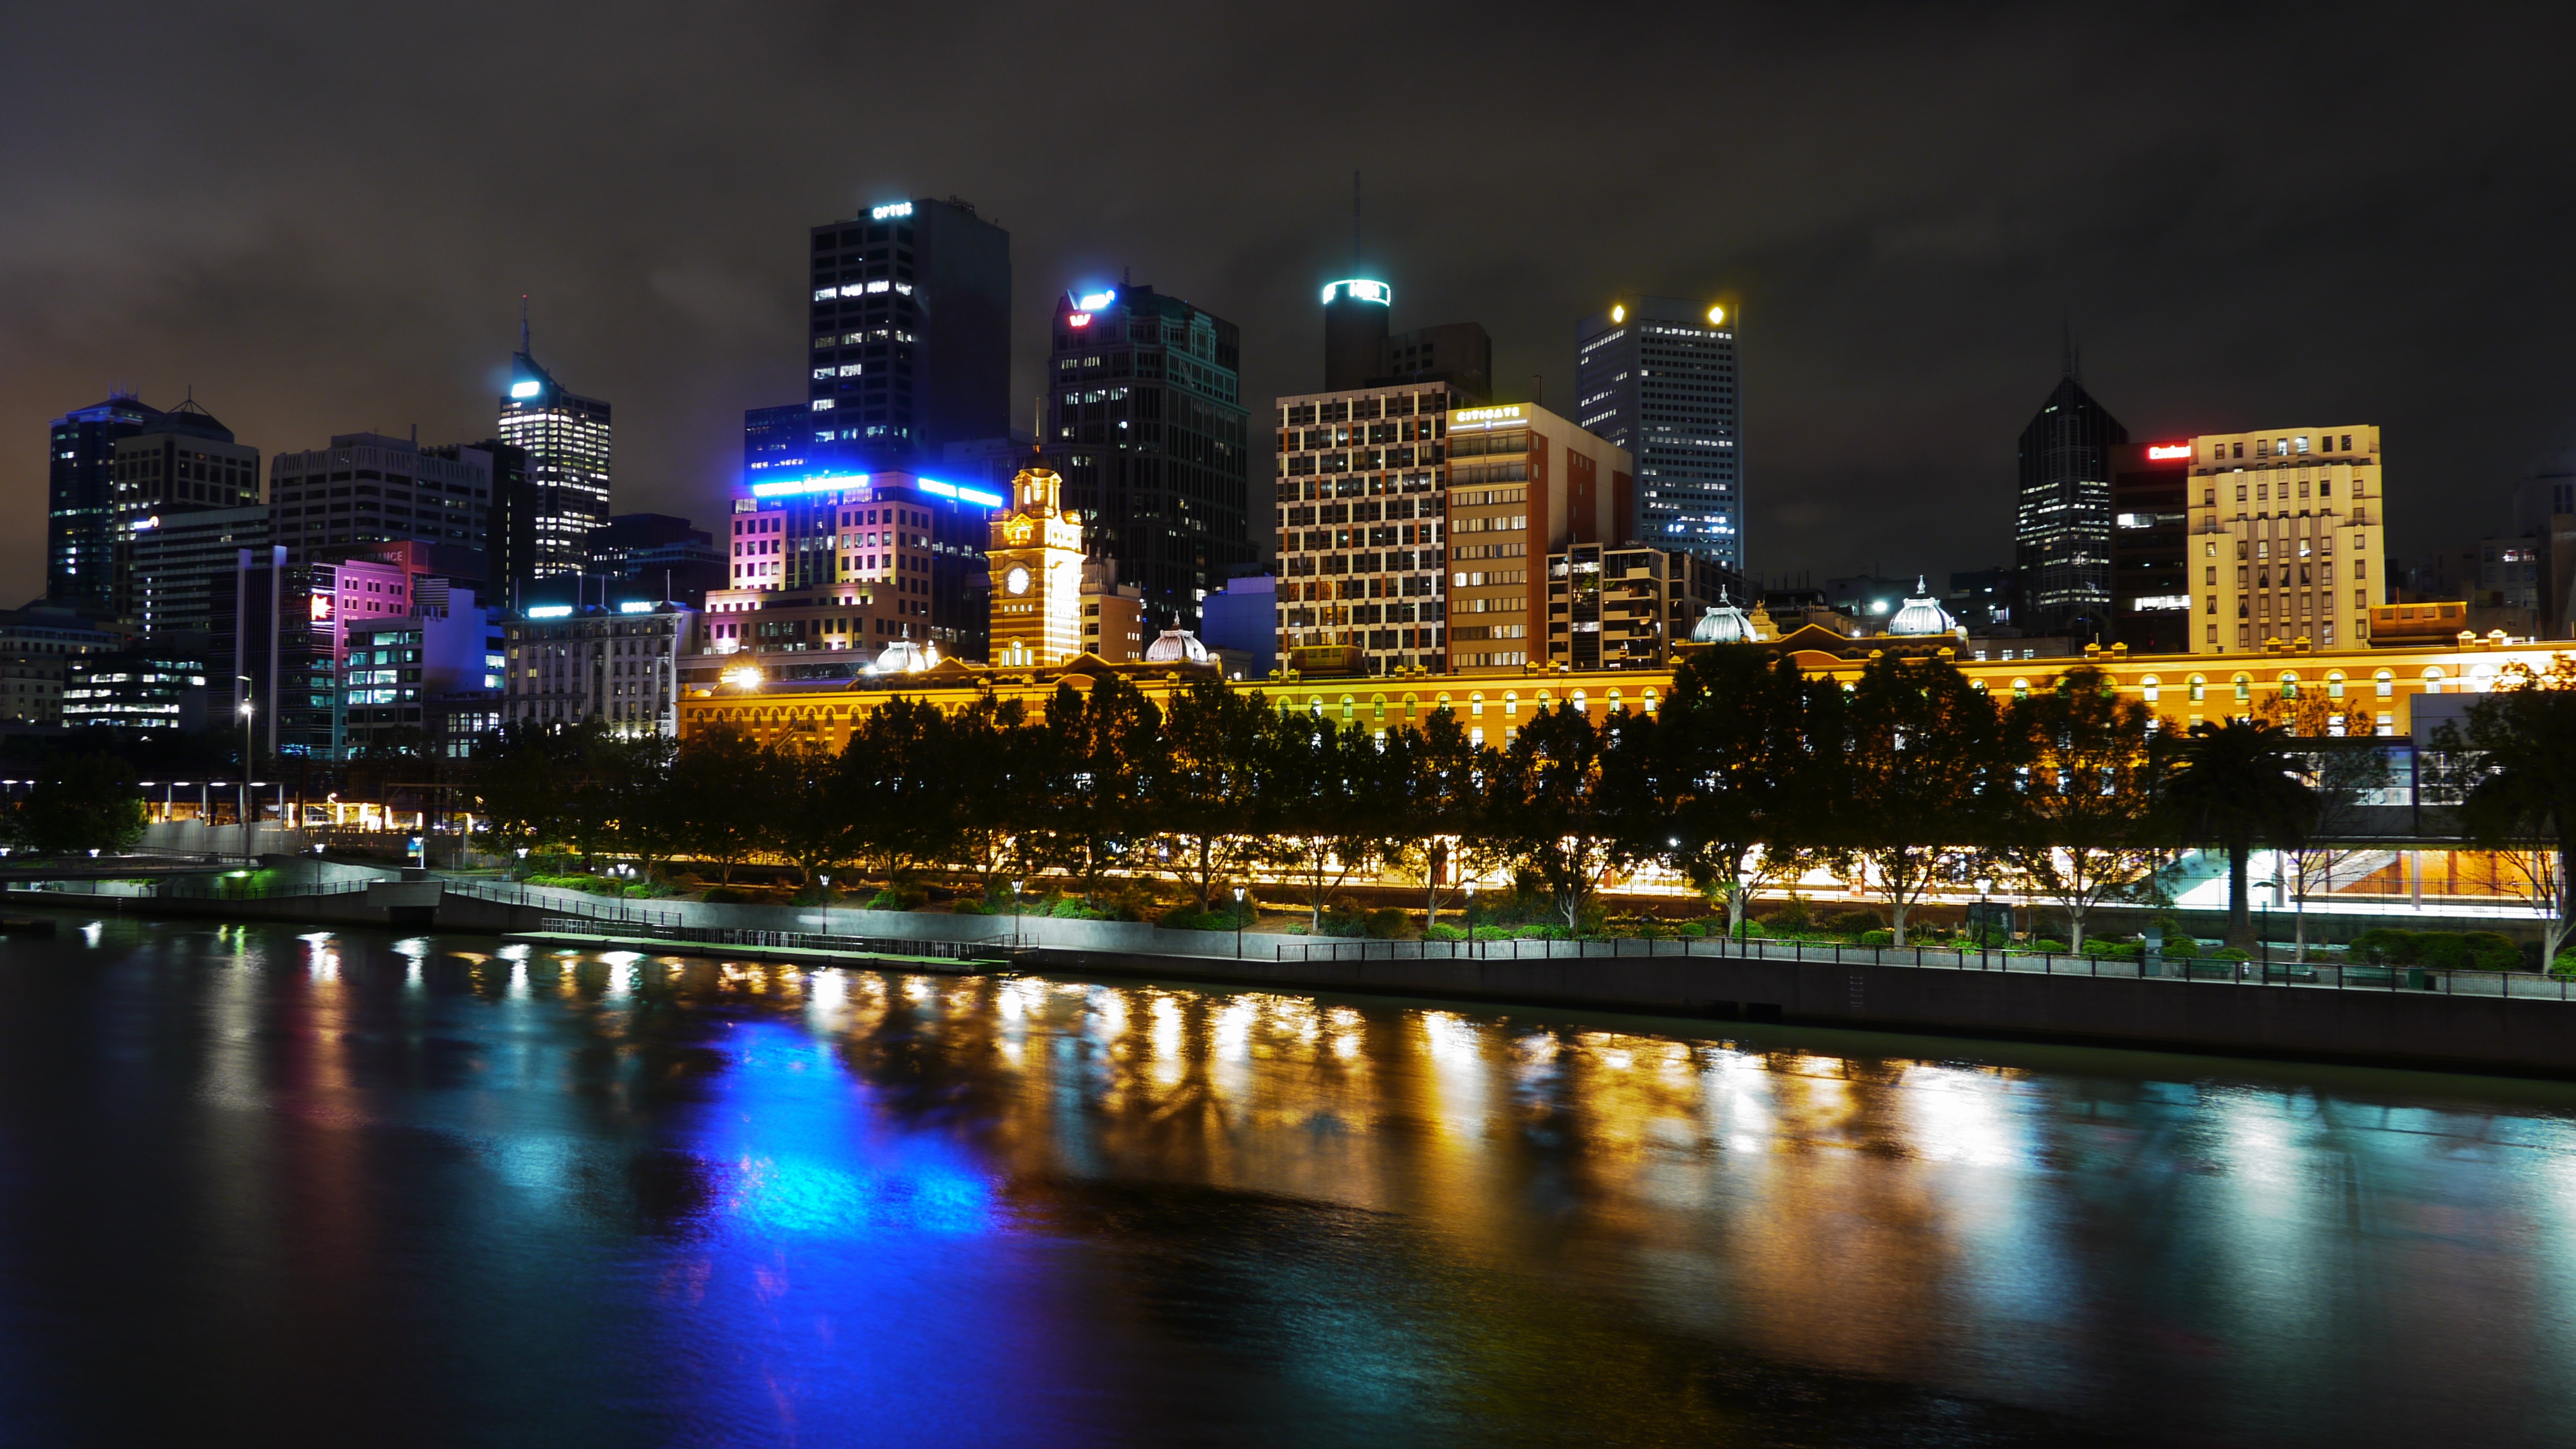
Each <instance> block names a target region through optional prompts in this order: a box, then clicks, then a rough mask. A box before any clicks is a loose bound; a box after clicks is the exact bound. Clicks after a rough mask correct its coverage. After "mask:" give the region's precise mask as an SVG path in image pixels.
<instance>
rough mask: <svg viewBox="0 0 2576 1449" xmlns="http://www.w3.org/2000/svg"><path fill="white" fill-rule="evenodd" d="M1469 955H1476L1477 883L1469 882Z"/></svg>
mask: <svg viewBox="0 0 2576 1449" xmlns="http://www.w3.org/2000/svg"><path fill="white" fill-rule="evenodd" d="M1467 954H1468V955H1470V956H1473V955H1475V954H1476V883H1475V882H1474V881H1469V882H1467Z"/></svg>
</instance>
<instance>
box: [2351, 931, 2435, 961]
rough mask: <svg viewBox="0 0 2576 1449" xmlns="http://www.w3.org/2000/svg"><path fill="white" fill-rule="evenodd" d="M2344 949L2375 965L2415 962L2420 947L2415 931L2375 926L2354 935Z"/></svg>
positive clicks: (2353, 955)
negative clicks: (2417, 943)
mask: <svg viewBox="0 0 2576 1449" xmlns="http://www.w3.org/2000/svg"><path fill="white" fill-rule="evenodd" d="M2344 950H2345V953H2346V954H2347V955H2348V956H2351V957H2355V958H2358V959H2360V960H2364V961H2368V962H2370V963H2371V964H2373V965H2377V966H2388V965H2405V964H2409V963H2411V962H2413V961H2414V960H2415V958H2416V952H2417V950H2418V947H2417V945H2416V941H2415V933H2414V932H2413V931H2401V930H2398V929H2396V928H2395V927H2392V926H2373V927H2371V928H2370V929H2369V930H2367V931H2364V932H2362V933H2361V934H2360V935H2358V936H2355V937H2353V938H2352V943H2351V944H2350V945H2349V946H2347V947H2345V948H2344Z"/></svg>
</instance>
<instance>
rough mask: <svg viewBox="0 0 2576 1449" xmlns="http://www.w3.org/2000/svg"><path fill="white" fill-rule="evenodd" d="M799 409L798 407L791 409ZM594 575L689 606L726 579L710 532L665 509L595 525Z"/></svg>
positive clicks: (695, 605) (644, 595)
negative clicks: (598, 526)
mask: <svg viewBox="0 0 2576 1449" xmlns="http://www.w3.org/2000/svg"><path fill="white" fill-rule="evenodd" d="M797 411H799V412H802V411H803V409H801V408H800V409H797ZM597 543H598V552H597V553H595V554H593V555H592V556H591V561H590V572H591V575H592V576H593V577H594V578H602V579H611V580H617V581H621V582H624V583H626V584H629V585H632V586H633V588H632V590H629V591H621V592H632V593H633V595H634V597H637V598H649V599H675V600H678V601H679V602H681V603H684V604H687V605H688V606H689V607H690V608H692V609H695V608H699V607H701V606H703V605H704V604H705V603H706V597H707V590H709V589H721V588H723V587H725V585H726V584H727V583H728V582H729V580H728V578H727V576H726V570H725V556H724V551H723V550H721V549H719V548H717V547H716V541H715V536H714V535H712V534H710V533H708V532H707V531H706V530H705V529H703V528H698V527H695V526H693V525H691V524H690V522H689V520H687V519H685V518H674V517H672V516H671V515H669V514H667V513H621V514H618V515H617V516H616V517H614V518H611V519H609V520H608V526H607V527H606V528H603V529H601V530H600V531H599V534H598V537H597Z"/></svg>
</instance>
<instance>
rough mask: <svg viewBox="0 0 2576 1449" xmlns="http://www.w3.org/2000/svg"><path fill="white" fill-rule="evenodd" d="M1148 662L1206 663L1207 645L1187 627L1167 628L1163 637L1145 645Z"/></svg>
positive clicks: (1146, 660)
mask: <svg viewBox="0 0 2576 1449" xmlns="http://www.w3.org/2000/svg"><path fill="white" fill-rule="evenodd" d="M1145 662H1146V663H1148V664H1205V663H1207V662H1208V652H1207V646H1206V645H1205V644H1202V643H1200V642H1199V638H1198V636H1197V635H1196V634H1193V633H1191V632H1190V631H1189V630H1187V629H1166V630H1164V631H1163V632H1162V635H1161V637H1159V638H1157V639H1156V640H1155V641H1154V642H1153V643H1151V644H1148V645H1146V646H1145Z"/></svg>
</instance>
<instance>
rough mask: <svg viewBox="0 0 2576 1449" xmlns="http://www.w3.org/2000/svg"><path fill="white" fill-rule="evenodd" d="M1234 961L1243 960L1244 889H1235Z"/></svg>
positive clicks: (1237, 887) (1238, 887)
mask: <svg viewBox="0 0 2576 1449" xmlns="http://www.w3.org/2000/svg"><path fill="white" fill-rule="evenodd" d="M1234 959H1236V960H1237V961H1240V960H1242V959H1243V887H1241V886H1236V887H1235V888H1234Z"/></svg>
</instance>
